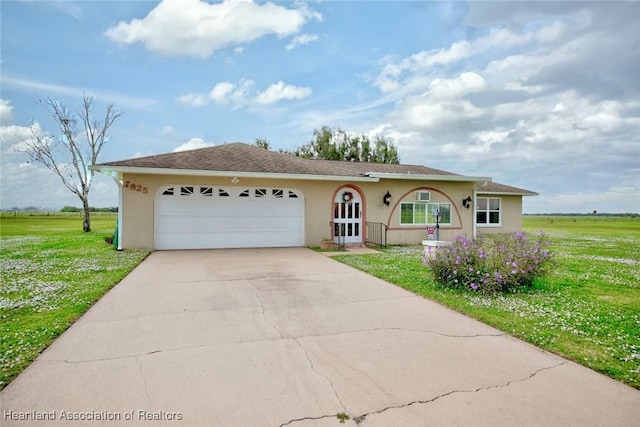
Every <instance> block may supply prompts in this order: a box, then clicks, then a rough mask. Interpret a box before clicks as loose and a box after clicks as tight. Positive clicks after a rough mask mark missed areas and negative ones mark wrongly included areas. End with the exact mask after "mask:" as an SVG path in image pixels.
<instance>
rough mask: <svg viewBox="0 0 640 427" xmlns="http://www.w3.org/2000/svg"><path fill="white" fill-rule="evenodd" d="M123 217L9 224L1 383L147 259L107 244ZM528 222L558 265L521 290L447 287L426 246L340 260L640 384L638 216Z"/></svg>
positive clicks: (0, 232)
mask: <svg viewBox="0 0 640 427" xmlns="http://www.w3.org/2000/svg"><path fill="white" fill-rule="evenodd" d="M115 220H116V216H115V214H95V215H92V228H93V231H92V232H91V233H83V232H82V230H81V228H82V220H81V218H80V216H79V215H78V214H65V215H61V214H55V215H49V216H46V215H35V216H29V215H28V214H18V215H16V216H14V215H13V214H12V213H11V214H6V213H5V214H4V215H3V216H2V217H1V218H0V237H1V238H0V255H1V257H0V285H1V287H0V388H4V387H5V386H6V385H7V384H8V383H9V382H10V381H11V380H12V379H13V378H14V377H15V376H17V375H18V374H19V373H20V372H21V371H22V370H24V368H26V367H27V366H28V365H29V364H30V363H31V361H32V360H33V359H35V358H36V357H37V355H38V354H39V353H40V352H42V350H44V349H45V348H46V347H47V346H48V345H49V344H50V343H51V342H52V341H53V340H54V339H55V338H56V337H57V336H59V335H60V334H61V333H62V332H63V331H64V330H65V329H67V328H68V326H69V325H70V324H71V323H72V322H73V321H74V320H76V319H77V318H78V317H79V316H81V315H82V314H83V313H84V312H85V311H86V310H87V309H88V308H89V307H90V306H91V305H92V304H93V303H94V302H95V301H96V300H97V299H99V298H100V297H101V296H102V295H104V293H106V292H107V291H108V290H109V289H110V288H111V287H113V286H114V285H115V284H116V283H118V282H119V281H120V280H121V279H122V278H123V277H124V276H126V274H127V273H128V272H129V271H131V270H132V269H133V268H134V267H135V266H136V265H137V264H138V263H139V262H140V261H141V260H143V259H144V258H145V257H146V256H147V255H148V252H146V251H123V252H118V251H114V250H113V248H112V246H110V245H107V244H105V242H104V240H103V239H104V237H106V236H111V235H112V234H113V230H114V226H115ZM523 221H524V230H525V231H526V232H528V233H537V232H538V230H539V229H544V231H545V233H546V234H547V235H548V236H549V237H550V239H551V241H552V243H553V245H552V246H551V251H552V253H553V255H554V257H555V259H556V260H557V265H556V267H555V268H554V270H553V271H552V273H551V274H549V275H548V276H546V277H545V278H544V279H542V280H539V281H538V282H536V284H535V287H534V288H533V289H532V290H530V291H528V292H523V293H518V294H509V295H496V296H484V295H478V294H475V293H473V292H459V291H451V290H444V289H441V288H439V287H438V286H436V285H435V283H434V282H433V281H432V279H431V277H430V274H429V271H428V270H427V269H426V267H424V266H423V265H422V263H421V259H420V258H421V250H422V248H421V247H417V246H416V247H406V246H405V247H391V248H388V249H386V250H385V251H383V252H382V253H381V254H373V255H346V256H345V255H341V256H338V257H336V258H338V259H339V260H341V261H342V262H345V263H347V264H350V265H353V266H354V267H356V268H359V269H361V270H364V271H367V272H369V273H371V274H373V275H375V276H378V277H381V278H383V279H384V280H387V281H389V282H392V283H396V284H398V285H399V286H402V287H404V288H406V289H409V290H411V291H413V292H416V293H418V294H420V295H424V296H425V297H427V298H431V299H433V300H436V301H439V302H441V303H443V304H445V305H447V306H449V307H452V308H454V309H456V310H459V311H461V312H463V313H466V314H468V315H470V316H473V317H475V318H477V319H479V320H481V321H483V322H485V323H488V324H490V325H493V326H495V327H497V328H499V329H501V330H504V331H506V332H508V333H510V334H512V335H514V336H517V337H520V338H522V339H524V340H526V341H528V342H531V343H533V344H535V345H538V346H540V347H542V348H545V349H547V350H549V351H552V352H554V353H558V354H561V355H564V356H565V357H567V358H569V359H572V360H575V361H576V362H578V363H581V364H583V365H585V366H588V367H590V368H593V369H595V370H597V371H600V372H603V373H605V374H607V375H610V376H611V377H613V378H616V379H618V380H620V381H623V382H625V383H627V384H629V385H631V386H633V387H636V388H640V282H639V278H640V219H639V218H635V219H630V218H626V219H625V218H616V217H600V216H598V217H560V216H557V217H542V216H526V217H524V220H523Z"/></svg>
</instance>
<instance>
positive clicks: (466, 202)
mask: <svg viewBox="0 0 640 427" xmlns="http://www.w3.org/2000/svg"><path fill="white" fill-rule="evenodd" d="M472 200H473V199H472V198H471V196H467V198H466V199H462V206H464V207H465V208H467V209H469V207H471V201H472Z"/></svg>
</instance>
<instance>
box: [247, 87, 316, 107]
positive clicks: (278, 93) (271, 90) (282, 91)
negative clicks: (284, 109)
mask: <svg viewBox="0 0 640 427" xmlns="http://www.w3.org/2000/svg"><path fill="white" fill-rule="evenodd" d="M309 95H311V89H310V88H308V87H299V86H293V85H288V84H284V82H283V81H279V82H278V83H274V84H272V85H271V86H269V87H268V88H267V90H265V91H264V92H261V93H259V94H258V96H256V98H255V102H257V103H258V104H262V105H265V104H274V103H276V102H278V101H281V100H283V99H301V98H306V97H307V96H309Z"/></svg>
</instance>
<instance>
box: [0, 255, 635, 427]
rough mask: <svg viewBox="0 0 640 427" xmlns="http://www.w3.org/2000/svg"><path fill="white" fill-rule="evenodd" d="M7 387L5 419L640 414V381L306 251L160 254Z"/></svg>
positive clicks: (110, 422) (185, 421) (546, 419)
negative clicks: (622, 379)
mask: <svg viewBox="0 0 640 427" xmlns="http://www.w3.org/2000/svg"><path fill="white" fill-rule="evenodd" d="M1 398H2V401H1V403H2V408H1V409H2V414H1V415H2V421H1V422H0V424H2V426H27V425H73V426H78V425H83V426H84V425H105V426H116V425H127V426H130V425H174V426H179V425H183V426H337V425H340V424H339V421H338V418H337V417H336V414H338V413H346V414H348V415H349V416H350V417H351V419H350V420H349V421H347V423H346V425H355V424H360V425H366V426H425V425H428V426H431V425H491V426H500V425H504V426H513V425H519V426H526V425H536V426H537V425H549V426H551V425H554V426H555V425H567V426H568V425H575V426H588V425H593V426H605V425H607V426H609V425H615V426H623V425H636V426H637V425H640V391H638V390H635V389H632V388H630V387H627V386H625V385H623V384H621V383H618V382H616V381H613V380H611V379H609V378H607V377H605V376H602V375H599V374H597V373H595V372H593V371H591V370H589V369H586V368H584V367H582V366H579V365H577V364H574V363H572V362H569V361H567V360H565V359H562V358H560V357H557V356H555V355H552V354H549V353H546V352H544V351H541V350H539V349H537V348H535V347H532V346H530V345H528V344H525V343H523V342H521V341H518V340H516V339H513V338H511V337H509V336H507V335H505V334H503V333H501V332H499V331H497V330H495V329H493V328H490V327H488V326H486V325H483V324H482V323H479V322H476V321H474V320H472V319H469V318H467V317H465V316H463V315H460V314H458V313H456V312H454V311H451V310H448V309H446V308H443V307H442V306H440V305H438V304H436V303H433V302H431V301H428V300H425V299H423V298H421V297H418V296H415V295H413V294H411V293H409V292H407V291H404V290H402V289H399V288H397V287H395V286H393V285H390V284H388V283H386V282H383V281H381V280H378V279H376V278H373V277H371V276H368V275H366V274H364V273H361V272H359V271H356V270H354V269H352V268H350V267H347V266H345V265H342V264H340V263H338V262H336V261H333V260H331V259H329V258H327V257H325V256H323V255H321V254H318V253H315V252H313V251H311V250H308V249H302V248H291V249H247V250H211V251H172V252H155V253H153V254H152V255H151V256H150V257H149V258H148V259H147V260H146V261H144V262H143V263H142V264H141V265H140V266H139V267H138V268H137V269H136V270H134V271H133V272H132V273H131V274H130V275H129V276H128V277H127V278H126V279H124V280H123V281H122V282H121V283H120V284H119V285H118V286H116V287H115V288H114V289H113V290H112V291H111V292H109V293H108V294H107V295H106V296H105V297H104V298H102V299H101V300H100V301H99V302H98V303H97V304H96V305H95V306H94V307H93V308H92V309H91V310H90V311H89V312H88V313H87V314H86V315H85V316H84V317H82V318H81V319H80V320H79V321H78V322H77V323H76V324H75V325H73V326H72V327H71V328H70V329H69V330H68V331H67V332H66V333H65V334H64V335H62V336H61V337H60V338H59V339H58V340H57V341H56V342H55V343H53V345H52V346H51V347H50V348H49V349H48V350H46V351H45V352H44V353H43V354H42V355H41V356H40V357H39V358H38V359H37V360H36V361H35V362H34V363H33V364H32V365H31V366H30V367H29V368H28V369H27V370H26V371H25V372H24V373H23V374H22V375H20V376H19V377H18V378H17V379H16V380H15V381H14V382H13V383H12V384H10V385H9V386H8V387H7V388H6V389H5V390H4V391H3V392H2V394H1ZM20 418H22V419H20ZM25 418H26V419H25ZM37 418H48V420H44V421H38V420H36V419H37Z"/></svg>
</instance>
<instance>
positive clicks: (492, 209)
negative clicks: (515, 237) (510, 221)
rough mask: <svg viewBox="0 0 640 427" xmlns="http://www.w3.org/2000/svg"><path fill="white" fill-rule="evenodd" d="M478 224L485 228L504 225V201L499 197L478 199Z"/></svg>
mask: <svg viewBox="0 0 640 427" xmlns="http://www.w3.org/2000/svg"><path fill="white" fill-rule="evenodd" d="M476 224H478V225H479V226H485V227H499V226H501V225H502V199H501V198H499V197H476Z"/></svg>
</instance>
